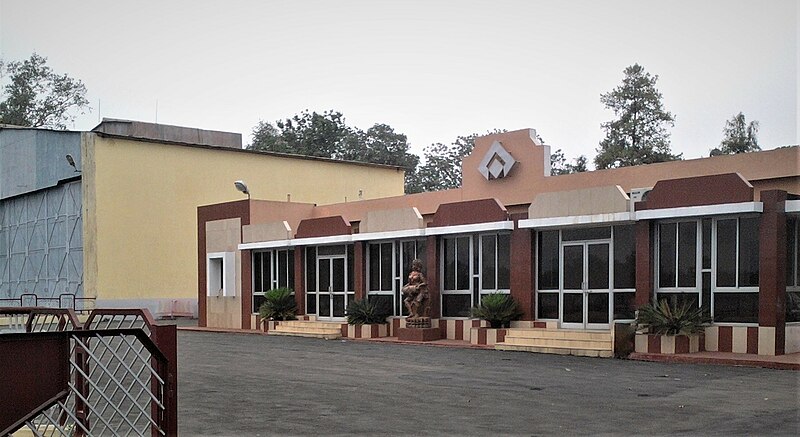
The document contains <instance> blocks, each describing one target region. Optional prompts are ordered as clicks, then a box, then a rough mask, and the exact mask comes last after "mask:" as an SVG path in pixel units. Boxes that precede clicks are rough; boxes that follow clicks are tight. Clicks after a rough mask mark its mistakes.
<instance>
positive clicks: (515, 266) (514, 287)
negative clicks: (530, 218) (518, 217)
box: [509, 229, 536, 320]
mask: <svg viewBox="0 0 800 437" xmlns="http://www.w3.org/2000/svg"><path fill="white" fill-rule="evenodd" d="M533 263H534V260H533V231H531V230H530V229H514V230H513V231H511V265H510V266H509V268H510V270H511V297H513V298H514V300H515V301H517V303H519V306H520V308H522V311H523V315H522V320H533V319H534V318H535V314H536V312H535V311H534V303H535V302H536V299H534V291H533V290H534V284H535V281H534V276H533V272H534V268H533Z"/></svg>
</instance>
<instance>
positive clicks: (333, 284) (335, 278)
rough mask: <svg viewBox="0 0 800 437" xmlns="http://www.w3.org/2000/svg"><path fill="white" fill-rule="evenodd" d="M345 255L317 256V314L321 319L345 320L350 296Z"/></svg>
mask: <svg viewBox="0 0 800 437" xmlns="http://www.w3.org/2000/svg"><path fill="white" fill-rule="evenodd" d="M346 271H347V269H346V268H345V257H344V256H330V257H319V258H317V275H318V278H317V281H318V282H317V283H318V284H319V293H317V299H318V301H317V316H318V317H319V319H321V320H343V319H344V317H345V314H344V310H345V308H347V304H348V301H349V298H350V294H352V293H347V290H346V287H345V284H347V280H346V279H347V278H346V277H345V275H346Z"/></svg>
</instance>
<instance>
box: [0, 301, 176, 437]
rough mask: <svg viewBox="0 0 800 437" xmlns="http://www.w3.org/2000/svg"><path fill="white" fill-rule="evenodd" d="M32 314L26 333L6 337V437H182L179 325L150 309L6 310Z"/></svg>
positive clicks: (1, 364)
mask: <svg viewBox="0 0 800 437" xmlns="http://www.w3.org/2000/svg"><path fill="white" fill-rule="evenodd" d="M12 315H15V316H20V315H23V316H24V315H27V321H26V324H25V332H24V333H10V334H4V335H0V368H3V369H4V373H5V374H6V375H8V376H9V377H7V378H3V381H2V382H0V411H4V412H5V414H4V416H5V417H3V418H0V435H6V433H9V432H13V431H15V430H17V429H19V428H21V427H27V428H28V429H29V430H30V431H31V432H32V433H33V434H34V435H43V436H95V435H114V436H116V435H140V436H144V435H152V436H157V435H166V436H172V435H176V434H177V348H176V340H177V337H176V330H175V326H158V325H155V323H154V322H153V319H152V317H151V315H150V313H149V312H148V311H147V310H117V309H113V310H94V311H93V312H92V313H91V314H90V315H89V317H88V319H87V320H86V323H85V324H83V325H81V324H80V323H79V322H78V320H77V318H76V316H75V313H74V312H73V311H72V310H64V309H45V308H0V317H8V316H12Z"/></svg>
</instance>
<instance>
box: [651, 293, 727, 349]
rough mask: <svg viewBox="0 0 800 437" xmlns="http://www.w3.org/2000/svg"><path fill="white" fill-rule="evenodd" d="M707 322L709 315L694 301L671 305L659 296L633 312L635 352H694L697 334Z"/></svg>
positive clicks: (697, 343) (698, 340)
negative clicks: (651, 302)
mask: <svg viewBox="0 0 800 437" xmlns="http://www.w3.org/2000/svg"><path fill="white" fill-rule="evenodd" d="M710 323H711V319H710V317H708V316H707V315H706V314H705V311H704V310H703V308H700V307H698V306H697V304H695V303H694V302H685V303H684V304H682V305H678V306H671V305H669V303H667V301H666V300H661V301H659V302H658V303H656V304H655V305H654V304H648V305H645V306H643V307H641V308H639V310H638V312H637V316H636V324H637V326H638V328H637V333H636V352H645V353H688V352H697V351H698V350H700V348H701V341H700V337H701V335H702V334H703V332H704V331H705V327H706V326H708V325H709V324H710Z"/></svg>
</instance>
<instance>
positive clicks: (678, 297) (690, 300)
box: [657, 292, 700, 308]
mask: <svg viewBox="0 0 800 437" xmlns="http://www.w3.org/2000/svg"><path fill="white" fill-rule="evenodd" d="M657 299H658V301H662V300H666V301H667V303H668V304H669V306H670V307H673V308H676V307H681V306H683V305H686V304H690V305H692V306H699V304H700V293H680V292H678V293H664V292H661V293H658V296H657Z"/></svg>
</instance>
